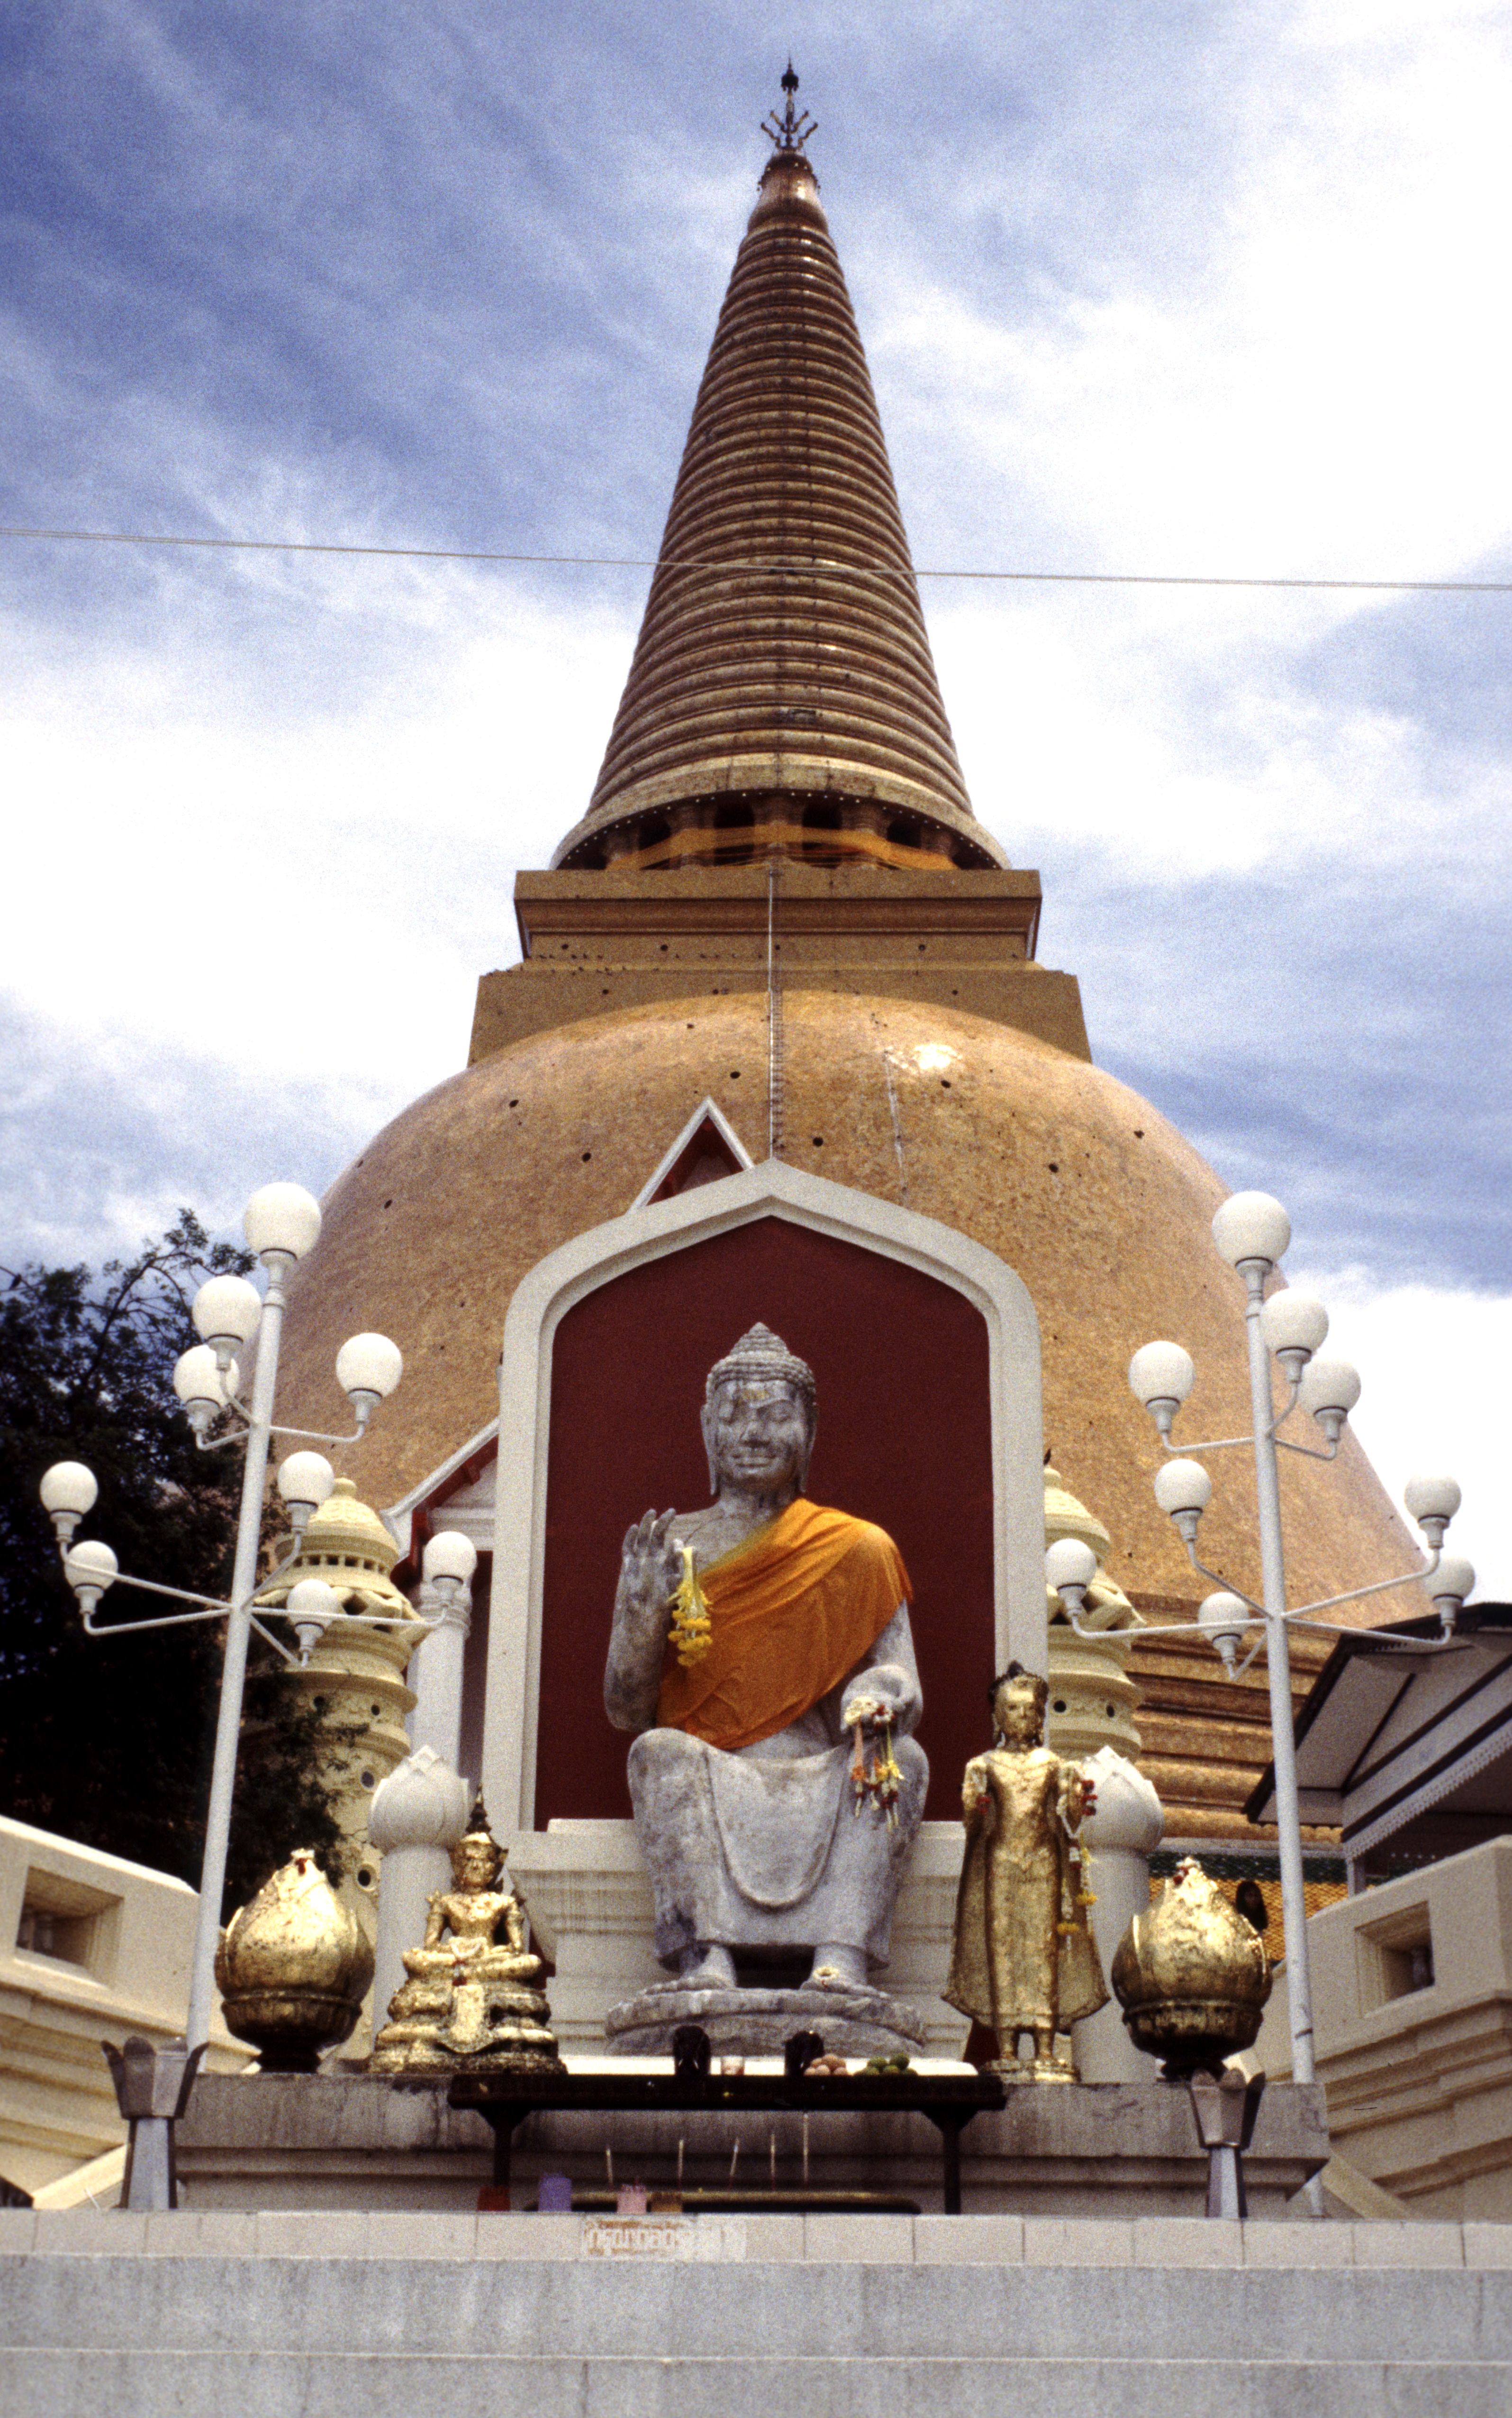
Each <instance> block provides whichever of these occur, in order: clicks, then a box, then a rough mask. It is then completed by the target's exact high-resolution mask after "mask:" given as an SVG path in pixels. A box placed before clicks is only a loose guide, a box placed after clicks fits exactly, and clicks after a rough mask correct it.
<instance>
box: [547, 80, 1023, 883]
mask: <svg viewBox="0 0 1512 2418" xmlns="http://www.w3.org/2000/svg"><path fill="white" fill-rule="evenodd" d="M782 82H783V89H784V93H785V96H786V107H785V110H784V113H783V115H782V116H781V117H780V118H779V117H777V116H776V115H775V114H774V115H772V117H771V119H769V121H768V123H767V126H766V127H765V129H764V131H765V132H766V133H767V134H768V135H769V136H770V138H771V141H772V143H773V145H774V148H773V151H772V155H771V159H770V160H769V161H768V162H767V166H766V169H765V172H764V174H763V175H762V177H761V182H760V188H759V198H758V200H757V202H756V209H755V210H754V212H753V213H752V216H751V220H750V223H749V225H748V227H747V230H746V234H745V238H744V240H743V242H742V243H741V249H740V252H739V253H738V255H737V257H736V262H735V268H734V270H733V272H732V274H731V277H730V282H729V287H728V290H727V292H726V294H725V302H724V307H723V309H722V310H721V312H720V315H719V325H718V327H717V329H715V333H714V342H713V346H712V348H711V350H710V356H709V363H708V367H707V368H706V370H705V372H704V376H703V383H702V385H701V386H700V388H699V390H698V399H697V402H696V404H695V407H694V414H693V424H692V426H691V428H690V429H689V432H688V441H687V445H686V447H685V448H684V451H683V456H682V466H681V468H680V471H679V473H678V482H677V486H676V488H675V489H674V492H673V497H672V506H671V510H670V512H669V513H668V514H667V522H666V528H665V531H664V535H663V539H662V547H661V553H660V555H659V558H658V561H657V568H656V572H655V575H654V577H653V578H652V581H651V589H650V594H649V598H648V600H647V605H646V613H645V618H644V620H642V623H641V629H640V636H639V638H638V640H637V641H636V646H635V653H634V661H633V662H632V665H631V668H630V678H629V680H628V681H627V682H626V684H625V692H624V695H623V696H622V697H621V699H620V702H619V712H618V714H617V715H616V717H615V724H614V729H613V731H612V733H611V735H610V740H609V745H608V750H607V753H606V754H605V756H604V759H603V769H602V770H601V772H600V773H599V778H598V782H597V785H596V787H595V788H594V791H593V796H592V800H591V802H590V803H589V807H588V814H587V815H586V816H585V818H584V819H583V820H582V821H581V822H580V823H579V824H578V825H577V826H576V828H575V829H574V830H573V831H572V832H570V833H569V834H568V835H567V838H566V839H565V840H564V841H563V842H562V844H561V846H560V848H559V849H557V854H556V856H555V857H554V859H553V864H554V865H556V866H574V865H582V866H592V865H608V864H619V865H625V866H627V867H631V866H635V865H643V866H653V865H688V864H695V863H703V864H718V865H733V864H741V863H748V862H750V861H751V860H753V859H754V858H764V857H771V856H797V857H806V858H810V859H816V860H817V861H819V862H829V863H835V862H837V861H840V860H842V859H847V858H858V857H859V858H862V859H869V860H871V861H873V862H878V861H880V862H882V863H884V864H886V863H891V864H895V865H907V866H910V867H917V868H919V869H921V870H922V869H925V868H927V867H928V866H929V865H930V864H931V863H933V864H934V865H937V866H939V867H940V868H944V867H946V866H949V865H962V866H991V865H1002V864H1003V863H1004V862H1005V860H1004V858H1003V856H1002V853H1001V851H1000V849H999V848H998V846H997V844H996V843H995V841H993V840H992V838H991V837H990V836H989V834H987V833H986V832H985V831H984V829H983V828H982V826H981V824H980V823H979V822H978V821H977V820H976V818H975V816H974V815H973V814H972V812H971V805H970V799H969V798H968V796H967V793H966V785H965V783H964V781H963V780H962V778H961V769H960V765H959V763H958V762H957V760H956V756H955V742H954V740H953V739H952V737H951V730H950V724H949V722H948V720H947V719H946V714H945V708H944V703H943V700H942V699H941V696H940V693H939V681H938V680H937V678H936V675H935V666H934V658H933V656H932V655H931V653H930V650H929V640H928V637H927V636H926V635H925V632H924V615H923V613H922V611H921V609H920V605H919V593H918V589H917V586H916V584H915V581H914V575H913V565H912V562H911V559H910V558H909V543H908V539H907V537H906V536H905V534H904V529H903V521H902V517H901V515H900V513H899V511H898V503H897V495H896V491H895V489H894V487H893V473H892V469H891V467H890V466H889V463H888V458H887V448H886V444H885V442H884V440H883V436H882V429H881V422H880V421H879V420H878V413H877V403H876V398H875V396H874V395H873V392H872V383H871V377H870V375H869V373H868V371H867V367H866V356H865V354H864V352H863V349H862V344H861V338H860V336H859V334H858V333H857V329H856V321H855V314H854V313H853V312H852V310H851V307H850V297H849V295H848V292H847V291H846V282H845V277H844V275H843V273H842V270H841V268H840V262H839V258H838V256H837V254H836V253H835V249H834V245H833V243H832V240H831V237H830V231H829V223H828V221H827V220H826V218H825V215H824V211H823V209H822V207H820V203H819V194H818V180H817V177H816V176H815V173H814V169H813V166H812V164H811V162H810V161H809V160H808V158H807V157H806V155H805V152H804V148H803V146H804V144H805V142H806V141H807V139H808V137H809V136H810V135H811V134H812V133H814V132H815V131H816V129H815V127H814V126H813V124H812V122H811V121H810V120H809V119H808V117H807V116H806V115H802V116H801V115H798V114H797V112H796V107H795V101H794V95H795V94H796V92H797V89H798V78H797V76H796V75H795V74H794V73H793V70H792V67H791V64H790V63H789V66H788V69H787V74H786V75H785V76H784V77H783V80H782Z"/></svg>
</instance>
